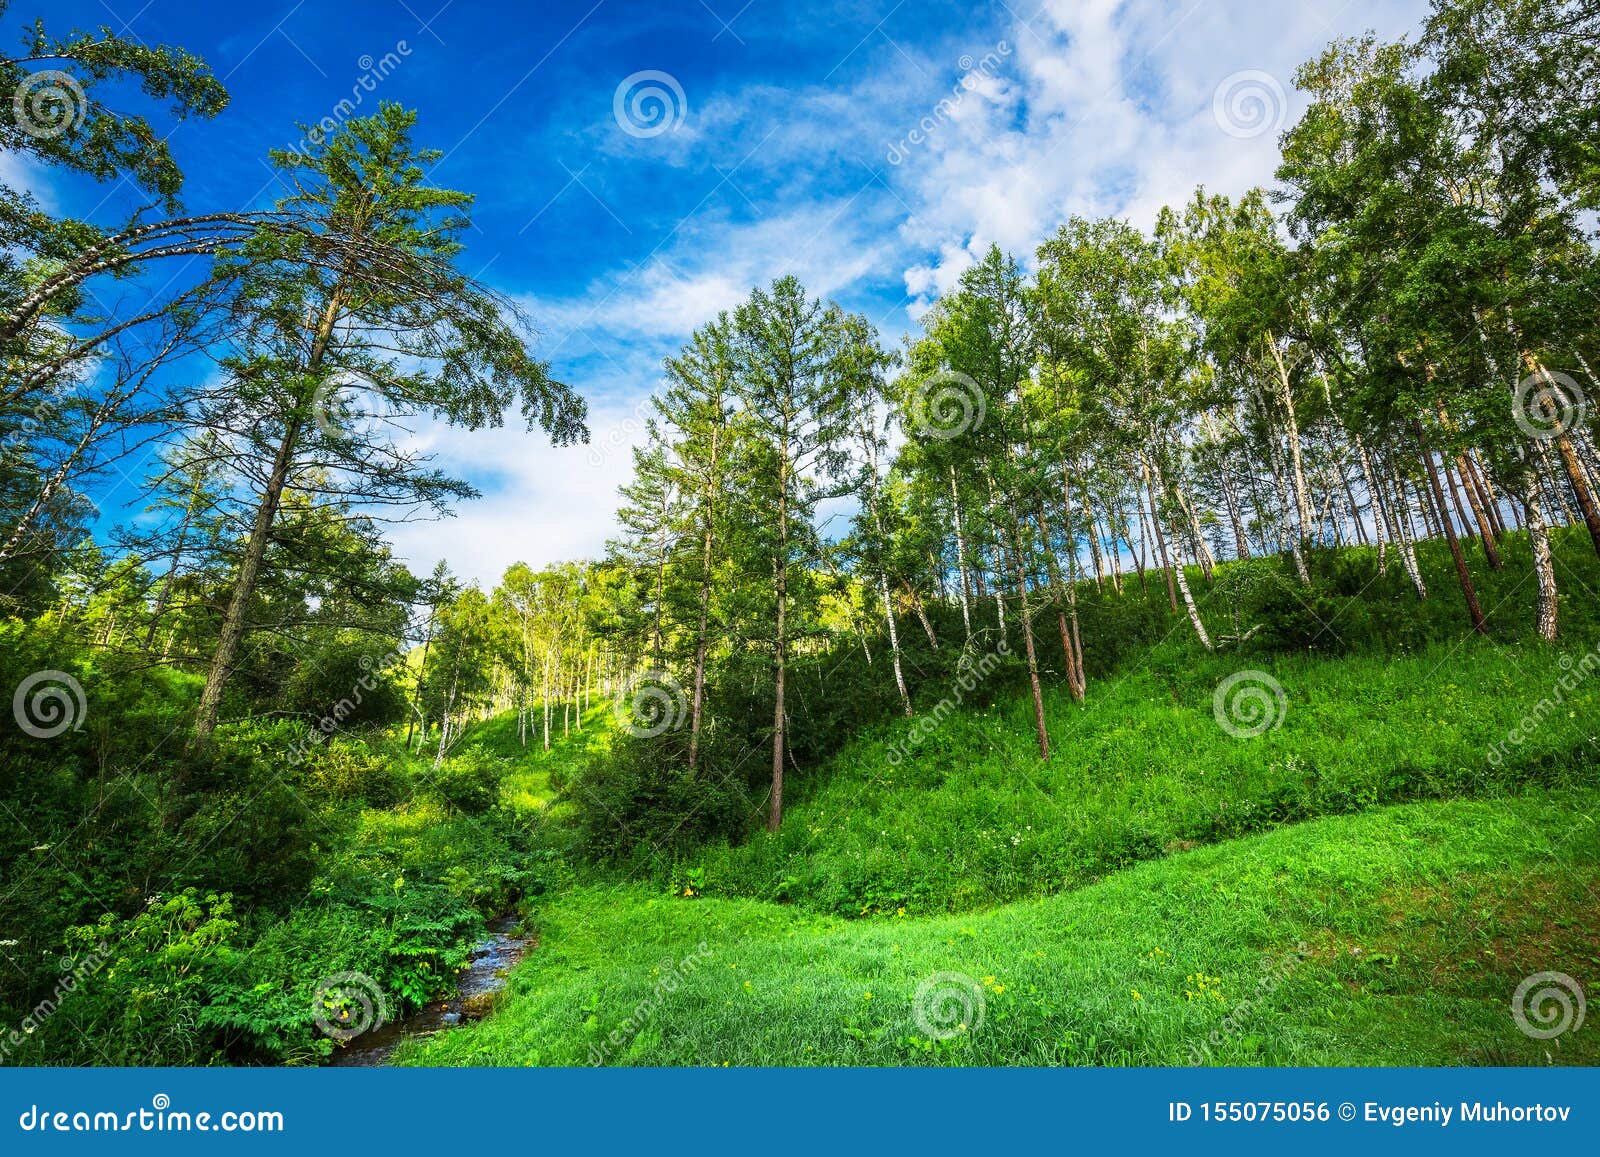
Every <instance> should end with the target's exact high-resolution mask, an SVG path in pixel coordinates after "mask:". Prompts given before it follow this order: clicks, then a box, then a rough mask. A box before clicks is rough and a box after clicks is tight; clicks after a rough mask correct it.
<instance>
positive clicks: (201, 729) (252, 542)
mask: <svg viewBox="0 0 1600 1157" xmlns="http://www.w3.org/2000/svg"><path fill="white" fill-rule="evenodd" d="M299 434H300V421H299V419H298V418H290V419H289V422H288V424H287V425H286V426H285V427H284V432H283V439H282V440H281V441H280V442H279V443H278V452H277V454H276V455H274V457H273V460H272V472H271V473H270V474H269V475H268V476H267V485H266V487H265V489H264V490H263V491H262V494H261V503H260V505H258V506H257V507H256V517H255V523H254V525H252V526H251V528H250V538H249V540H248V541H247V542H246V543H245V548H244V557H243V558H241V559H240V560H239V576H238V578H237V579H236V580H235V582H234V586H233V597H232V598H231V599H230V600H229V601H228V609H227V612H226V613H225V614H224V615H223V618H222V630H221V633H220V634H219V636H218V638H217V649H216V652H215V653H214V654H213V655H212V657H211V667H210V669H209V670H208V671H207V672H206V685H205V689H204V690H202V691H201V692H200V704H199V706H198V707H197V708H196V709H195V720H194V734H195V738H196V740H198V741H199V742H201V743H205V742H206V741H208V740H209V739H210V738H211V734H212V732H214V731H215V730H216V727H217V712H218V710H219V709H220V708H221V706H222V691H223V688H224V687H226V686H227V683H228V677H229V676H230V675H232V674H233V664H234V660H235V659H236V658H237V656H238V653H239V643H240V641H241V640H242V639H243V638H244V630H245V617H246V615H247V614H248V613H249V610H250V599H251V596H252V595H254V594H255V589H256V579H257V577H258V576H259V575H260V573H261V560H262V559H263V558H264V557H266V553H267V539H268V538H270V537H271V534H272V524H273V521H274V520H275V519H276V518H277V517H278V504H279V502H280V501H281V500H282V498H283V489H284V486H285V485H286V484H287V483H288V480H289V463H290V462H291V461H292V460H293V457H294V445H295V441H296V439H297V438H298V437H299Z"/></svg>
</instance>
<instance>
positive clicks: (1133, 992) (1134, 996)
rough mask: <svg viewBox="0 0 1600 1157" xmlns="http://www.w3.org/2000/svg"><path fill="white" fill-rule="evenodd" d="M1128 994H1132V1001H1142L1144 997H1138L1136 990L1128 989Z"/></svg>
mask: <svg viewBox="0 0 1600 1157" xmlns="http://www.w3.org/2000/svg"><path fill="white" fill-rule="evenodd" d="M1128 992H1129V993H1131V994H1132V996H1133V999H1134V1000H1143V999H1144V997H1142V996H1140V995H1139V990H1138V989H1137V988H1130V989H1128Z"/></svg>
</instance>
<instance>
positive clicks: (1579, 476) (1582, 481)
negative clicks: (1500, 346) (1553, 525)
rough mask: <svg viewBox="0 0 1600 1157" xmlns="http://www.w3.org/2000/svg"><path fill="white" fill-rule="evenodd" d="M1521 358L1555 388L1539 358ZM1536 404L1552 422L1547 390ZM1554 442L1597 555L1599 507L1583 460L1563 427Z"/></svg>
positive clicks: (1554, 412)
mask: <svg viewBox="0 0 1600 1157" xmlns="http://www.w3.org/2000/svg"><path fill="white" fill-rule="evenodd" d="M1522 360H1523V364H1524V365H1526V366H1527V367H1528V372H1529V373H1534V374H1538V375H1539V376H1540V377H1541V378H1543V379H1544V382H1545V385H1546V386H1547V387H1548V388H1551V389H1554V388H1555V382H1554V381H1553V380H1552V379H1551V377H1550V373H1549V371H1548V370H1546V369H1545V368H1544V366H1542V365H1541V364H1540V363H1539V359H1538V358H1536V357H1534V356H1533V355H1532V354H1531V353H1526V352H1525V353H1524V354H1523V355H1522ZM1539 404H1540V407H1541V409H1542V410H1543V411H1544V416H1545V417H1546V418H1547V419H1550V420H1551V421H1552V422H1553V421H1554V420H1555V419H1556V418H1557V417H1558V412H1557V410H1556V407H1555V403H1553V402H1551V400H1550V398H1549V396H1548V394H1545V393H1541V394H1540V395H1539ZM1555 444H1556V453H1557V454H1559V455H1560V457H1561V465H1562V467H1563V468H1564V469H1565V470H1566V473H1567V482H1568V483H1569V484H1570V485H1571V486H1572V494H1573V497H1574V498H1576V499H1577V500H1578V509H1579V510H1580V511H1581V512H1582V513H1583V522H1584V525H1585V526H1587V527H1588V528H1589V541H1590V542H1591V543H1592V544H1593V545H1594V551H1595V554H1597V555H1600V508H1597V507H1596V506H1595V499H1594V492H1593V491H1592V490H1591V489H1590V488H1589V483H1588V481H1587V479H1586V477H1585V472H1584V469H1583V464H1582V463H1581V462H1580V461H1579V460H1578V452H1577V451H1576V450H1575V449H1574V448H1573V445H1572V438H1571V436H1570V435H1569V433H1568V432H1567V431H1566V430H1561V431H1560V433H1558V434H1557V435H1556V437H1555Z"/></svg>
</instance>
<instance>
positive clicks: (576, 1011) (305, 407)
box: [0, 0, 1600, 1065]
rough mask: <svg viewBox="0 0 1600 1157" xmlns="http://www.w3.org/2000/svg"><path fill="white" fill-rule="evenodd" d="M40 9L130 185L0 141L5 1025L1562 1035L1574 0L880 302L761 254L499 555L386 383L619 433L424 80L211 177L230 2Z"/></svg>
mask: <svg viewBox="0 0 1600 1157" xmlns="http://www.w3.org/2000/svg"><path fill="white" fill-rule="evenodd" d="M12 7H13V6H12V5H11V4H9V3H0V19H3V20H4V22H5V24H6V30H5V35H4V37H0V40H3V42H4V43H6V44H9V45H11V47H10V48H8V49H6V50H5V51H4V53H3V55H0V81H3V87H4V88H5V89H6V90H7V91H12V92H15V93H17V99H16V100H15V101H0V148H3V149H4V150H5V152H6V153H7V154H14V155H16V156H19V157H24V158H26V159H27V160H28V162H29V163H30V164H32V165H34V166H36V167H39V168H41V169H43V170H48V171H61V172H66V173H71V174H76V175H78V176H80V177H86V178H88V179H90V180H92V181H93V182H97V183H99V184H103V185H106V186H112V185H122V186H125V187H130V188H136V189H137V190H138V191H139V197H140V200H141V202H142V204H143V207H142V208H140V209H139V210H138V211H137V212H135V213H134V214H132V215H131V216H126V217H120V218H114V217H110V216H103V217H101V218H100V219H76V218H73V217H71V216H68V215H65V214H63V213H60V212H58V211H57V210H56V208H55V207H54V206H52V205H51V204H49V203H46V202H45V201H42V200H41V199H39V198H38V197H36V196H34V195H33V194H31V193H29V192H27V191H25V190H23V189H21V188H19V187H14V186H13V185H11V184H4V183H0V229H3V234H4V248H3V250H0V357H3V369H0V698H4V699H6V700H7V701H8V702H9V703H10V711H9V712H8V713H0V728H3V730H0V809H3V811H4V814H5V817H6V820H7V821H8V822H6V823H5V824H4V825H0V956H3V957H4V960H5V967H4V969H3V970H0V976H3V980H0V1059H3V1061H4V1063H7V1064H20V1065H214V1064H234V1065H240V1064H288V1065H318V1064H325V1063H340V1062H341V1057H343V1056H344V1055H345V1054H347V1053H351V1054H353V1053H354V1052H355V1051H357V1050H358V1049H359V1047H360V1046H361V1045H362V1043H363V1038H364V1037H368V1034H373V1035H374V1036H375V1035H376V1034H380V1033H384V1032H388V1033H389V1034H391V1035H390V1037H389V1038H386V1039H388V1040H389V1043H388V1044H386V1045H385V1051H383V1053H382V1054H381V1057H380V1058H379V1059H381V1060H382V1061H384V1062H386V1063H399V1064H421V1065H468V1064H497V1065H524V1064H543V1065H585V1064H596V1065H599V1064H605V1065H619V1064H628V1065H723V1064H731V1065H774V1064H778V1065H924V1064H944V1065H1011V1064H1026V1065H1070V1064H1091V1065H1183V1064H1224V1065H1260V1064H1315V1065H1327V1064H1341V1065H1349V1064H1359V1065H1371V1064H1405V1065H1463V1064H1465V1065H1489V1064H1496V1065H1498V1064H1518V1065H1522V1064H1528V1065H1541V1064H1589V1065H1593V1064H1597V1063H1600V1035H1597V1031H1600V1030H1597V1027H1596V1026H1595V1025H1593V1024H1591V1025H1589V1026H1587V1028H1586V1027H1585V1026H1584V1023H1583V1022H1584V1007H1585V1003H1584V1002H1585V996H1584V993H1585V990H1588V991H1591V992H1592V991H1596V990H1597V987H1596V986H1597V985H1600V933H1597V931H1596V924H1595V920H1594V913H1595V911H1596V903H1597V897H1600V893H1597V890H1596V889H1597V887H1600V830H1597V829H1596V826H1595V821H1594V818H1593V817H1594V815H1595V807H1596V805H1597V803H1600V737H1597V736H1596V735H1595V734H1594V733H1593V732H1592V731H1591V726H1592V723H1593V719H1594V717H1595V711H1596V709H1597V708H1600V686H1597V685H1596V684H1595V683H1594V682H1593V681H1592V679H1591V676H1593V675H1594V674H1595V672H1596V671H1597V670H1600V497H1597V493H1600V452H1597V448H1596V447H1597V444H1600V408H1597V407H1600V378H1597V377H1596V370H1595V367H1596V366H1600V314H1597V310H1596V305H1597V302H1600V249H1597V245H1596V240H1597V232H1596V221H1597V218H1596V212H1597V211H1600V152H1597V145H1600V6H1597V5H1596V4H1595V3H1593V2H1592V0H1432V3H1431V11H1430V13H1429V14H1428V16H1427V18H1426V20H1425V21H1424V22H1423V23H1422V24H1421V25H1420V26H1418V27H1417V28H1415V29H1414V30H1413V32H1412V33H1411V34H1410V35H1408V36H1406V37H1405V38H1403V39H1400V40H1385V39H1382V38H1379V37H1377V36H1375V35H1364V36H1355V37H1346V38H1340V39H1336V40H1332V41H1330V42H1328V43H1327V44H1326V46H1325V48H1324V49H1323V51H1322V52H1321V53H1320V54H1319V55H1317V56H1315V57H1314V58H1313V59H1309V60H1307V61H1305V62H1304V63H1303V64H1302V65H1301V67H1300V68H1299V70H1298V72H1297V73H1296V74H1295V76H1294V78H1293V81H1294V85H1295V87H1296V89H1297V91H1298V93H1300V94H1301V95H1302V96H1303V98H1304V108H1305V111H1304V113H1303V114H1302V115H1300V116H1298V118H1297V119H1294V120H1293V122H1292V123H1290V124H1288V125H1286V126H1285V128H1284V131H1283V133H1282V135H1281V138H1280V139H1279V149H1280V151H1281V161H1280V163H1279V164H1278V167H1277V170H1276V173H1275V177H1274V181H1273V182H1272V184H1271V185H1270V186H1266V187H1259V188H1216V187H1211V186H1208V185H1201V186H1199V187H1197V188H1195V189H1194V190H1193V193H1192V195H1190V196H1189V197H1188V199H1187V200H1184V201H1182V202H1181V203H1177V204H1173V205H1170V206H1168V207H1166V208H1164V209H1162V210H1161V211H1160V212H1159V214H1158V215H1157V216H1156V218H1155V220H1154V224H1153V226H1152V227H1148V228H1147V227H1143V226H1141V225H1139V224H1137V223H1135V222H1134V221H1132V220H1129V219H1126V218H1124V217H1121V216H1116V215H1108V216H1083V215H1078V214H1075V213H1072V212H1069V211H1066V210H1063V211H1062V212H1061V213H1060V214H1059V217H1058V218H1057V219H1056V220H1055V221H1054V222H1053V228H1052V230H1051V231H1050V233H1049V235H1048V237H1046V238H1045V239H1044V240H1043V242H1042V243H1041V244H1039V245H1038V246H1037V248H1036V249H1035V250H1034V251H1031V252H1008V251H1005V250H1003V249H1002V248H1000V247H999V246H990V247H989V248H988V249H987V252H986V253H983V254H982V255H981V256H980V257H979V258H977V259H976V260H974V261H973V262H972V263H971V265H970V267H968V268H967V269H966V270H965V271H964V272H963V273H961V274H960V276H959V279H958V280H957V281H956V283H955V284H954V285H953V286H952V287H951V288H950V289H949V290H948V291H946V292H944V293H942V294H941V295H940V296H939V297H938V299H937V301H935V302H934V303H933V304H932V305H931V307H930V308H929V309H928V310H927V312H926V313H925V314H923V315H922V316H921V317H920V319H919V321H918V327H919V328H918V330H917V332H914V333H910V334H907V335H903V336H902V335H894V334H888V333H884V332H880V328H879V326H878V325H877V324H875V323H874V321H872V320H871V319H870V318H869V317H868V316H867V315H866V314H864V313H861V312H854V311H851V310H849V309H846V308H844V307H842V306H840V305H839V304H837V303H835V302H834V301H832V300H829V299H827V298H826V297H824V296H819V295H814V294H813V293H812V292H811V291H809V290H808V289H807V287H806V286H805V285H804V284H802V282H801V280H800V279H799V278H798V277H797V276H796V275H795V274H793V273H788V272H780V273H779V274H778V275H777V276H775V277H774V278H773V279H771V280H769V281H767V282H765V283H763V284H759V285H754V286H748V287H745V291H744V293H743V296H742V300H741V301H740V302H739V304H737V305H736V306H735V307H732V308H729V309H727V310H725V311H722V312H717V313H715V314H714V315H713V316H706V317H704V318H702V319H700V321H699V324H698V326H697V328H695V329H694V331H693V334H692V336H691V337H690V338H689V340H688V341H687V342H686V343H684V344H683V346H682V348H681V350H680V351H679V352H678V353H677V354H676V355H675V356H672V357H670V358H669V359H667V360H666V362H665V364H664V365H663V366H662V367H661V379H660V384H659V386H657V387H656V388H655V389H654V391H653V392H651V393H650V394H649V397H648V399H647V400H646V401H645V402H644V403H642V404H641V406H640V408H639V410H638V412H637V416H636V422H637V427H638V431H639V436H638V437H637V438H636V439H635V440H634V441H635V442H636V443H637V444H636V445H633V446H632V447H631V454H632V462H631V477H630V480H629V481H628V482H627V484H626V485H624V486H623V487H622V488H621V490H620V492H619V493H618V494H617V496H616V503H615V505H616V514H615V525H614V526H613V527H612V529H611V531H610V535H609V541H608V542H607V545H606V548H605V550H604V551H603V552H601V553H598V554H597V555H596V556H595V557H589V558H581V559H572V560H570V561H566V562H561V563H555V564H541V565H538V566H532V565H528V564H526V563H518V564H516V565H513V566H511V567H510V568H509V569H506V570H505V571H504V573H503V574H502V575H501V576H500V577H499V578H498V580H497V581H495V582H494V583H492V584H486V583H478V582H472V581H468V580H465V579H463V578H461V577H459V575H458V572H459V571H460V570H462V569H463V566H462V563H463V562H464V561H465V560H456V562H457V564H456V566H454V567H452V565H450V562H448V561H446V562H440V563H439V564H438V565H437V566H435V567H433V569H432V570H431V571H427V570H426V569H425V568H418V569H415V570H414V569H412V567H411V565H410V564H408V562H407V561H406V560H405V559H404V558H403V557H401V556H400V555H398V554H397V552H396V549H395V546H394V543H393V539H392V535H393V531H394V528H395V527H397V526H400V525H402V524H405V523H408V522H411V521H414V520H417V519H427V518H445V517H449V516H450V514H451V513H452V512H453V511H456V510H458V509H461V508H463V507H466V506H470V504H471V503H472V502H473V501H474V500H475V499H477V498H478V497H479V495H478V490H477V488H476V486H475V485H474V483H473V482H472V481H470V480H468V479H465V478H461V477H455V476H452V475H451V474H450V473H449V472H447V471H446V470H444V469H442V468H441V466H440V464H439V463H438V462H437V461H436V460H435V457H434V456H433V455H432V453H431V452H430V448H429V444H428V442H427V441H426V440H425V439H419V438H418V437H416V436H415V430H416V428H417V426H416V423H418V422H420V421H427V422H430V423H434V424H435V425H438V426H443V427H447V428H454V429H456V430H458V431H459V432H460V433H461V435H462V437H463V438H464V439H466V440H467V444H468V445H470V444H471V443H470V439H471V438H472V437H474V436H475V435H476V434H478V433H481V432H485V431H488V430H491V429H493V428H496V427H506V428H510V429H515V430H518V431H523V432H525V435H526V441H527V443H528V450H527V452H528V453H529V454H530V455H536V454H539V453H544V452H547V449H546V448H547V447H550V446H557V447H560V446H570V445H573V444H581V443H584V442H589V441H592V440H595V439H597V438H598V437H599V436H600V435H601V434H602V433H603V431H601V430H599V429H597V428H595V426H594V422H593V419H592V418H591V415H590V412H589V407H588V404H587V403H586V401H585V390H584V383H583V382H581V381H573V382H570V383H569V382H566V381H562V380H558V378H557V376H556V374H555V371H553V370H552V368H551V366H550V364H549V363H548V362H547V360H546V359H545V356H544V355H542V354H541V347H540V342H539V339H538V332H537V328H536V327H537V325H538V323H539V317H538V316H537V310H536V309H533V308H530V307H529V306H528V304H527V303H526V301H525V300H523V299H521V298H519V297H517V296H516V295H514V294H512V293H510V292H507V291H506V290H505V289H504V288H503V287H501V286H498V285H497V284H495V283H494V282H493V281H492V280H490V279H488V278H487V277H486V275H485V274H484V273H481V272H480V273H469V272H468V270H469V269H470V268H474V267H475V266H476V265H477V264H478V262H475V261H469V260H467V259H466V253H467V252H468V248H469V243H470V241H471V234H472V231H473V230H474V228H475V225H474V220H473V213H474V208H475V198H474V196H473V194H472V192H471V191H459V190H456V189H453V188H448V187H443V186H441V185H440V184H439V183H437V182H436V181H435V180H434V179H433V178H432V176H431V172H432V168H433V166H434V165H435V164H436V163H437V162H438V161H439V159H440V157H441V156H442V155H443V151H442V150H444V149H445V148H447V147H448V146H449V142H448V141H439V140H436V139H435V138H434V137H433V136H431V135H430V132H429V114H428V110H427V109H426V108H421V109H412V108H408V107H404V106H403V105H401V104H399V103H396V102H390V101H383V102H378V101H373V102H371V103H370V104H369V105H368V107H367V108H366V109H364V110H360V114H359V115H351V116H349V117H346V118H343V119H341V120H339V121H338V122H337V123H334V122H332V121H329V122H325V123H324V124H323V125H322V127H318V126H317V125H316V124H313V125H311V126H310V127H309V128H306V126H302V128H304V129H305V132H304V135H303V136H302V139H301V140H300V143H299V144H298V145H297V146H296V147H293V148H289V149H283V150H277V151H274V152H273V153H272V154H271V155H270V157H267V158H264V159H263V164H264V165H265V166H266V167H267V169H269V170H270V175H271V187H272V188H273V189H274V192H273V194H272V199H271V201H270V203H268V204H264V205H263V207H259V208H254V209H250V210H248V211H237V210H232V209H225V208H222V207H220V206H219V205H217V204H212V203H208V202H207V200H206V197H205V194H204V193H203V192H196V191H195V190H194V188H193V186H194V185H195V184H196V182H195V181H193V180H186V177H191V176H192V175H193V174H189V173H185V172H184V171H183V170H182V169H181V168H180V165H179V161H178V159H177V157H176V155H175V154H174V152H173V151H172V150H170V149H169V148H168V145H167V143H166V138H167V135H168V133H169V130H170V128H171V127H172V126H173V125H175V124H177V123H179V122H183V121H188V120H202V121H210V120H216V121H219V122H225V121H226V118H228V117H229V116H230V115H233V113H232V110H231V109H230V107H229V106H230V94H229V92H228V89H227V87H226V86H225V81H224V80H223V79H219V77H218V76H217V75H216V73H214V72H213V69H212V68H211V66H209V65H208V64H207V62H206V61H205V60H203V59H201V58H200V57H199V56H196V55H194V54H192V53H190V52H189V51H186V50H185V49H183V48H179V47H170V46H165V45H162V46H151V45H149V44H147V43H145V42H144V41H142V40H140V39H138V38H136V37H131V36H128V35H124V34H122V33H119V32H118V31H116V30H114V29H112V28H111V27H105V28H101V29H98V30H95V31H86V32H79V31H68V30H65V29H62V28H57V27H53V26H52V25H53V23H54V22H53V20H52V18H51V17H50V16H49V13H48V11H45V12H44V13H43V14H42V15H43V17H44V19H42V20H37V21H35V16H36V15H38V14H36V13H33V12H27V13H22V12H14V11H11V8H12ZM129 86H131V87H132V88H134V89H137V90H138V91H139V92H141V93H142V94H143V95H144V97H145V98H147V99H146V100H145V104H147V105H149V107H150V110H151V111H148V112H138V111H126V109H127V107H128V106H127V104H126V102H121V101H118V100H115V99H113V95H112V94H113V93H114V92H117V91H123V90H126V89H128V88H129ZM137 107H139V108H141V109H142V108H143V107H144V105H139V106H137ZM119 109H123V110H124V111H119ZM9 172H10V170H5V171H0V178H4V177H5V176H6V174H8V173H9ZM202 184H203V182H202ZM646 385H647V383H641V394H642V392H643V390H644V388H645V386H646ZM108 479H121V480H122V482H123V484H124V485H125V486H131V487H132V491H133V492H135V493H136V497H135V498H133V499H132V500H131V501H120V500H119V504H108V505H107V506H106V507H105V508H104V509H102V507H101V505H99V502H100V501H103V495H104V493H105V485H106V482H107V480H108ZM528 518H529V521H530V523H531V524H532V525H533V526H535V527H537V525H538V522H539V519H540V512H539V511H538V510H531V511H529V512H528ZM466 569H470V568H466ZM507 928H510V929H512V930H513V931H512V932H511V933H510V936H511V937H512V938H513V941H514V943H515V945H516V948H515V955H516V957H517V960H516V961H514V962H513V963H512V964H510V965H508V966H507V967H505V968H504V969H502V970H501V971H500V972H499V973H497V974H496V975H495V977H494V978H493V980H492V983H491V984H490V988H491V989H492V991H489V992H487V993H484V994H480V997H481V998H480V997H474V996H473V995H472V994H471V993H469V992H468V988H467V985H466V984H465V983H464V981H463V976H464V975H465V974H466V973H468V972H470V970H471V968H472V962H473V961H474V960H475V959H477V958H478V956H481V954H482V951H483V949H482V945H483V944H484V943H485V942H486V937H491V936H494V935H501V933H497V932H495V931H494V930H495V929H500V930H504V929H507ZM463 1002H464V1003H463ZM447 1006H448V1007H449V1008H452V1009H455V1010H456V1011H452V1012H449V1013H448V1014H447V1016H446V1017H445V1019H444V1020H443V1021H441V1022H440V1023H437V1024H433V1025H431V1026H430V1028H429V1029H428V1030H427V1031H421V1030H417V1029H416V1028H415V1027H413V1028H412V1029H410V1030H408V1029H407V1027H406V1026H407V1025H413V1026H414V1025H415V1024H416V1020H415V1018H416V1017H418V1016H419V1014H420V1015H426V1012H427V1010H428V1009H429V1008H430V1007H431V1008H435V1009H444V1008H445V1007H447ZM397 1033H398V1035H397V1036H396V1035H394V1034H397ZM369 1039H371V1038H369ZM391 1048H392V1051H389V1050H390V1049H391Z"/></svg>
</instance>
